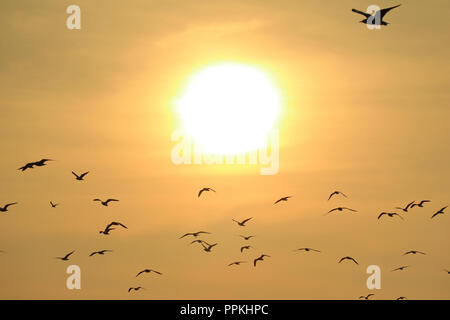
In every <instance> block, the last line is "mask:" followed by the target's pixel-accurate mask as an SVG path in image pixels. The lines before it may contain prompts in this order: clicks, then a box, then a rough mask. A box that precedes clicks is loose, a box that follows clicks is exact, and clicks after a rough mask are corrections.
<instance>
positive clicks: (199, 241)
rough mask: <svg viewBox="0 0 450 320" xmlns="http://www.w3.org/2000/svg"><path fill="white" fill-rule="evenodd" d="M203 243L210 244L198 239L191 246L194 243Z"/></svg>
mask: <svg viewBox="0 0 450 320" xmlns="http://www.w3.org/2000/svg"><path fill="white" fill-rule="evenodd" d="M202 242H204V243H208V242H206V241H204V240H202V239H197V240H194V241H192V242H191V244H193V243H202Z"/></svg>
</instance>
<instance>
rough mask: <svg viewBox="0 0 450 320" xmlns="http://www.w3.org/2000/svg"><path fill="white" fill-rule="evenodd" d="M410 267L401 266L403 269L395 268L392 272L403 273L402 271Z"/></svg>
mask: <svg viewBox="0 0 450 320" xmlns="http://www.w3.org/2000/svg"><path fill="white" fill-rule="evenodd" d="M408 267H409V266H401V267H398V268H395V269H394V270H392V271H398V270H399V271H402V270H404V269H406V268H408Z"/></svg>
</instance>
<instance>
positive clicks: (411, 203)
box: [395, 201, 414, 212]
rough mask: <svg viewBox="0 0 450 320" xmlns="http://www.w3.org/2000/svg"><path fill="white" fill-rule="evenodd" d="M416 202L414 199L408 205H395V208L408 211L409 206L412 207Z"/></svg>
mask: <svg viewBox="0 0 450 320" xmlns="http://www.w3.org/2000/svg"><path fill="white" fill-rule="evenodd" d="M413 204H414V201H412V202H410V203H408V204H407V205H406V207H404V208H402V207H395V209H399V210H403V211H404V212H408V209H409V207H411V206H412V205H413Z"/></svg>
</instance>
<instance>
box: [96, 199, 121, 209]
mask: <svg viewBox="0 0 450 320" xmlns="http://www.w3.org/2000/svg"><path fill="white" fill-rule="evenodd" d="M92 201H100V203H101V204H102V205H104V206H105V207H107V206H108V203H110V202H111V201H119V200H117V199H108V200H106V201H102V200H100V199H98V198H97V199H94V200H92Z"/></svg>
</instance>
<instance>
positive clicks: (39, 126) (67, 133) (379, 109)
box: [0, 0, 450, 299]
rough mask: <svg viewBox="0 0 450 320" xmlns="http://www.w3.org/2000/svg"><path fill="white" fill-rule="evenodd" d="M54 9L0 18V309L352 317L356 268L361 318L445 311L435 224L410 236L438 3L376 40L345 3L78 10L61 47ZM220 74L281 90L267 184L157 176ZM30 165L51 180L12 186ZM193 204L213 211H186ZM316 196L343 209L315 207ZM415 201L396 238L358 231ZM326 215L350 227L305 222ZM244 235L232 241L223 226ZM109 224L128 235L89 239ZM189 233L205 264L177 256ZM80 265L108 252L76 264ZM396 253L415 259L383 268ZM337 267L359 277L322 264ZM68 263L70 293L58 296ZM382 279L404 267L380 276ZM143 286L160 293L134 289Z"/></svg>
mask: <svg viewBox="0 0 450 320" xmlns="http://www.w3.org/2000/svg"><path fill="white" fill-rule="evenodd" d="M70 4H72V2H70V1H57V2H55V1H42V0H41V1H15V2H14V1H8V2H5V3H2V4H1V5H0V9H1V10H0V19H1V21H2V27H1V28H0V37H1V38H2V41H1V50H0V55H1V59H0V70H1V72H0V86H1V88H2V95H1V97H2V98H1V100H0V103H1V105H0V136H1V149H2V157H0V168H1V170H0V190H1V198H0V205H4V204H5V203H8V202H14V201H17V202H19V204H18V205H17V206H15V207H10V210H9V212H8V213H6V214H5V213H0V250H4V251H5V252H4V253H0V268H1V272H0V283H2V285H1V286H0V298H1V299H17V298H18V299H49V298H50V299H126V298H137V299H141V298H142V299H355V298H357V297H359V296H360V295H365V294H367V293H369V290H368V289H367V288H366V279H367V277H368V275H367V274H366V272H365V270H366V268H367V266H369V265H379V266H380V267H381V269H382V280H381V286H382V289H381V290H376V292H375V294H376V295H375V296H374V297H373V298H375V299H377V298H378V299H393V298H396V297H398V296H406V297H408V298H409V299H449V298H450V282H449V281H450V280H449V278H448V275H447V274H446V273H445V272H443V269H444V268H446V269H450V257H449V255H448V250H446V248H447V247H448V246H449V245H450V239H449V235H448V230H449V227H450V220H449V217H448V214H447V215H441V216H439V217H437V218H435V219H433V220H431V219H430V216H431V215H432V214H433V213H434V212H436V211H437V210H439V209H440V208H441V207H444V206H446V205H448V204H449V203H448V201H449V198H448V194H449V190H450V182H449V181H450V179H449V178H450V171H449V167H448V163H449V162H450V152H449V148H448V145H449V142H450V134H449V131H448V123H447V122H448V119H449V116H450V109H449V108H448V105H447V104H448V101H449V100H448V98H449V94H448V87H449V84H450V83H449V77H448V74H449V64H448V56H449V48H450V46H449V44H448V42H447V41H444V39H446V38H447V36H446V35H447V33H448V30H450V29H449V24H450V22H449V21H448V20H446V19H437V18H436V11H438V12H446V11H448V9H450V3H448V1H444V0H442V1H437V0H435V1H428V2H427V4H426V5H425V4H423V3H420V2H419V1H417V2H409V3H404V4H403V5H402V6H401V7H400V8H397V9H395V10H393V11H391V12H390V13H389V14H388V15H386V17H385V20H386V21H388V22H390V23H391V24H390V25H389V26H388V27H386V28H382V29H381V30H368V29H367V28H366V27H365V26H364V25H363V24H360V23H358V21H359V20H360V19H361V18H360V16H359V15H357V14H355V13H353V12H351V8H358V9H360V10H362V11H365V9H366V8H367V6H368V5H370V4H374V3H372V2H367V3H365V2H361V1H356V0H355V1H339V2H337V1H321V2H318V1H312V0H309V1H276V2H274V1H266V0H257V1H256V0H254V1H250V0H249V1H234V0H231V1H216V0H215V1H202V0H197V1H168V0H165V1H144V0H140V1H130V2H127V4H125V3H124V2H123V1H96V2H92V1H85V0H80V1H77V4H78V5H79V6H80V7H81V12H82V28H81V30H72V31H70V30H68V29H67V28H66V26H65V20H66V18H67V16H68V15H67V14H66V13H65V9H66V7H67V6H68V5H70ZM376 4H378V5H379V6H380V7H388V6H392V5H396V4H397V2H394V1H380V2H378V3H376ZM229 61H231V62H236V63H240V64H244V65H252V66H256V67H258V68H259V69H261V70H263V71H264V72H266V73H267V74H270V77H271V79H272V81H274V82H275V83H276V86H277V87H278V88H280V90H281V93H282V99H283V108H282V114H281V117H280V119H279V121H278V128H279V132H280V138H279V139H280V150H279V153H280V169H279V172H278V174H276V175H271V176H261V175H260V174H259V169H260V166H217V165H216V166H214V165H197V166H193V165H191V166H189V165H179V166H176V165H174V164H173V163H172V161H171V150H172V148H173V147H174V145H175V143H174V142H173V141H171V134H172V132H173V131H174V130H176V129H177V126H178V124H179V119H178V118H177V114H176V113H175V112H174V107H173V106H174V101H175V100H176V99H177V97H179V95H180V94H181V90H182V88H183V86H184V85H185V83H186V80H187V79H188V78H189V77H190V76H191V75H192V74H194V73H195V72H197V71H199V70H201V69H202V68H204V67H206V66H209V65H214V64H218V63H221V62H229ZM46 157H48V158H52V159H55V160H57V161H54V162H51V163H49V164H48V165H47V166H45V167H41V168H35V169H32V170H28V171H26V172H19V171H17V170H16V169H17V168H18V167H20V166H22V165H23V164H25V163H26V162H30V161H37V160H39V159H41V158H46ZM72 170H74V171H76V172H83V171H90V173H89V175H88V176H87V177H86V181H84V182H79V181H75V180H74V178H73V176H72V174H71V171H72ZM204 186H210V187H213V188H214V189H215V190H217V193H215V194H206V195H205V197H204V198H203V197H202V198H201V199H198V198H197V192H198V190H199V189H200V188H202V187H204ZM336 189H337V190H341V191H343V192H345V193H346V194H348V196H349V197H348V199H345V198H344V199H338V198H336V199H333V200H330V201H329V202H328V201H327V198H328V195H329V194H330V193H331V192H332V191H334V190H336ZM284 195H293V196H294V197H293V198H292V199H291V200H290V201H289V202H287V203H281V204H279V205H277V206H273V205H272V203H273V202H274V201H275V200H276V199H278V198H279V197H281V196H284ZM97 197H100V198H107V197H113V198H118V199H120V202H119V203H114V204H112V205H111V206H110V207H108V208H105V207H102V206H100V205H99V204H98V203H94V202H92V199H93V198H97ZM422 199H431V200H432V202H431V203H429V204H425V206H424V208H414V209H413V210H411V212H410V213H407V214H405V221H401V220H396V219H386V220H381V221H378V220H377V216H378V214H379V213H380V212H381V211H392V210H393V208H394V207H396V206H403V205H405V204H406V203H408V202H410V201H412V200H422ZM50 200H53V201H54V202H58V203H61V205H60V206H59V207H57V208H56V209H52V208H50V206H49V204H48V202H49V201H50ZM338 205H344V206H349V207H352V208H355V209H358V211H359V212H358V214H350V213H342V214H336V215H331V216H324V213H326V212H327V211H328V210H329V209H331V208H332V207H334V206H338ZM247 217H254V218H253V220H251V222H249V223H248V226H247V227H245V228H244V229H243V228H240V227H238V226H236V225H235V224H234V223H233V222H232V221H231V219H232V218H234V219H239V220H241V219H244V218H247ZM111 221H120V222H123V223H124V224H126V225H127V226H128V228H129V229H128V230H115V231H114V232H112V233H111V235H110V236H108V237H105V236H102V235H99V234H98V231H99V230H100V229H102V228H104V227H105V225H106V224H107V223H109V222H111ZM198 230H207V231H210V232H211V233H212V234H211V235H207V236H205V237H204V239H205V240H207V241H209V240H211V241H212V242H218V243H219V245H218V246H217V247H216V248H214V249H213V252H211V253H205V252H203V251H201V250H200V249H199V248H198V247H196V246H195V245H192V246H189V245H188V243H189V240H187V239H182V240H179V239H178V238H179V236H180V235H181V234H183V233H185V232H192V231H198ZM237 234H255V235H257V237H256V238H254V239H252V240H251V241H250V242H251V244H252V245H253V246H254V247H255V249H254V250H251V251H248V252H245V253H242V254H241V253H240V252H239V248H240V246H241V245H243V243H244V241H243V240H242V239H240V238H239V237H238V236H237ZM298 247H313V248H317V249H320V250H321V251H322V252H321V253H320V254H305V253H297V252H293V251H292V250H293V249H295V248H298ZM100 249H112V250H114V252H113V253H110V254H107V255H105V256H96V257H88V255H89V253H91V252H92V251H96V250H100ZM412 249H416V250H420V251H424V252H426V253H427V255H426V256H402V254H403V253H404V252H405V251H408V250H412ZM72 250H76V252H75V254H74V255H73V257H72V258H71V260H70V261H68V262H63V261H58V260H55V259H53V257H56V256H61V255H64V254H65V253H67V252H70V251H72ZM261 253H266V254H269V255H271V258H267V259H266V260H265V261H264V262H262V263H261V264H260V265H258V266H257V267H256V268H254V267H253V266H251V265H250V263H249V264H247V265H241V266H238V267H236V268H235V267H233V268H232V267H227V264H228V263H230V262H232V261H235V260H247V261H251V260H253V259H254V258H255V257H257V256H259V255H260V254H261ZM346 255H350V256H353V257H355V258H356V259H357V260H358V261H359V262H360V265H359V266H356V265H352V264H350V263H348V264H347V263H342V264H338V263H337V261H338V260H339V258H341V257H343V256H346ZM70 264H76V265H79V266H80V268H81V272H82V289H81V290H71V291H70V290H68V289H66V287H65V281H66V278H67V276H68V275H67V274H66V273H65V268H66V267H67V266H68V265H70ZM400 265H411V268H410V269H407V270H405V271H404V272H401V273H397V272H396V273H391V272H390V270H391V269H393V268H395V267H398V266H400ZM145 268H154V269H156V270H159V271H161V272H162V273H163V274H164V275H163V276H161V277H159V276H157V275H154V274H150V275H144V276H142V278H136V277H135V275H136V273H137V272H138V271H139V270H142V269H145ZM138 285H141V286H143V287H145V288H147V290H146V291H141V292H136V293H132V294H128V293H127V289H128V288H129V287H130V286H138Z"/></svg>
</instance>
